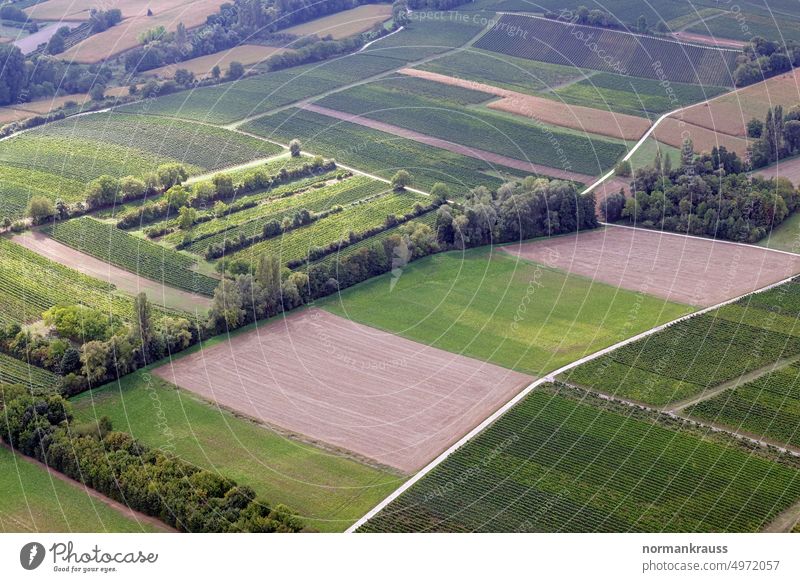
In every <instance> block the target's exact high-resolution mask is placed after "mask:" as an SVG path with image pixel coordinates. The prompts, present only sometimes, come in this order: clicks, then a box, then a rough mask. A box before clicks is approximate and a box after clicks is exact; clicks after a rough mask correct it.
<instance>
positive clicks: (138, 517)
mask: <svg viewBox="0 0 800 582" xmlns="http://www.w3.org/2000/svg"><path fill="white" fill-rule="evenodd" d="M0 446H2V447H5V448H6V449H8V450H9V451H11V452H12V453H13V454H15V455H19V457H20V459H22V460H23V461H27V462H28V463H33V464H34V465H38V466H39V467H41V468H42V469H44V470H45V471H47V472H48V473H49V474H50V476H51V477H54V478H56V479H58V480H59V481H63V482H64V483H68V484H70V485H72V486H73V487H77V488H78V489H82V490H83V491H84V493H86V495H88V496H89V497H91V498H92V499H97V500H98V501H100V502H101V503H105V504H106V505H108V506H109V507H111V508H112V509H116V510H117V511H119V512H120V513H121V514H122V515H124V516H125V517H127V518H130V519H132V520H134V521H136V522H141V523H146V524H148V525H151V526H153V527H155V528H157V529H160V530H162V531H166V532H175V531H177V530H175V529H173V528H172V527H170V526H168V525H167V524H166V523H164V522H163V521H161V520H160V519H156V518H155V517H150V516H149V515H146V514H144V513H141V512H139V511H136V510H135V509H131V508H130V507H128V506H127V505H125V504H123V503H120V502H119V501H115V500H114V499H111V498H110V497H106V496H105V495H103V494H102V493H100V492H99V491H97V490H95V489H92V488H91V487H88V486H86V485H84V484H83V483H81V482H80V481H76V480H75V479H73V478H72V477H68V476H67V475H65V474H64V473H62V472H60V471H56V470H55V469H51V468H50V467H48V466H47V465H45V464H44V463H42V462H41V461H37V460H36V459H34V458H32V457H28V456H25V455H21V454H19V453H17V452H16V451H14V449H12V448H11V447H10V446H8V445H7V444H6V443H4V442H0Z"/></svg>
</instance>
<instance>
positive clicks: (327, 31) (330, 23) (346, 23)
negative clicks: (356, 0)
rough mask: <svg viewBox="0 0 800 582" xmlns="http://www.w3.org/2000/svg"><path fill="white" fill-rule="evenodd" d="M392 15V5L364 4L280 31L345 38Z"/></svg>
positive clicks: (301, 34) (300, 34) (297, 34)
mask: <svg viewBox="0 0 800 582" xmlns="http://www.w3.org/2000/svg"><path fill="white" fill-rule="evenodd" d="M391 17H392V7H391V6H390V5H388V4H365V5H363V6H358V7H356V8H352V9H351V10H344V11H342V12H337V13H336V14H331V15H330V16H323V17H322V18H317V19H316V20H312V21H310V22H304V23H303V24H298V25H296V26H291V27H289V28H285V29H283V30H282V31H281V32H284V33H286V34H294V35H296V36H301V37H302V36H308V35H311V34H315V35H317V36H318V37H320V38H323V37H326V36H331V37H333V38H334V39H341V38H347V37H348V36H353V35H354V34H359V33H361V32H366V31H368V30H370V29H371V28H372V27H373V26H375V25H376V24H378V23H379V22H383V21H384V20H388V19H389V18H391Z"/></svg>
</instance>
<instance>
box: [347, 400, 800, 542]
mask: <svg viewBox="0 0 800 582" xmlns="http://www.w3.org/2000/svg"><path fill="white" fill-rule="evenodd" d="M734 443H735V441H733V440H722V439H718V438H715V437H714V436H712V435H708V434H705V433H702V432H692V431H691V429H689V428H687V427H681V426H680V425H669V424H667V422H666V421H664V420H663V419H662V418H661V417H657V416H645V415H642V414H640V415H637V414H636V413H635V412H633V411H632V410H631V409H628V408H616V407H615V405H614V404H612V403H608V402H605V401H602V400H600V399H597V398H592V397H590V396H588V395H586V394H584V393H580V392H573V391H570V390H568V389H563V388H559V387H558V386H557V385H548V384H545V385H543V386H540V387H538V388H536V389H534V391H533V392H531V393H530V394H529V395H528V396H527V397H526V398H525V399H524V400H523V401H522V402H520V403H519V404H518V405H516V406H515V407H514V408H512V409H511V410H510V411H509V412H507V413H506V414H505V415H503V416H502V417H501V418H500V419H499V420H498V421H497V422H495V423H494V424H493V425H492V426H491V427H490V428H489V429H487V430H485V431H484V432H482V433H481V434H479V435H478V436H477V437H475V438H474V439H473V440H471V441H470V442H468V443H467V444H466V445H464V446H463V447H461V448H460V449H458V450H457V451H456V452H455V453H453V454H452V455H450V456H449V457H448V458H447V459H445V460H444V461H443V462H442V463H441V464H440V465H438V466H437V467H436V468H435V469H434V470H433V471H431V472H430V473H428V474H427V475H426V476H425V477H424V478H423V479H422V480H421V481H419V482H418V483H416V484H415V485H413V486H412V487H411V488H410V489H408V490H407V491H406V492H404V493H403V494H402V495H401V496H400V497H399V498H398V499H396V500H395V501H393V502H392V503H391V504H390V505H389V506H388V507H386V508H385V509H384V510H383V511H382V512H380V513H379V514H378V515H377V516H375V517H374V518H372V519H371V520H370V521H369V522H367V523H366V524H365V525H364V526H363V527H362V528H361V529H360V530H359V531H364V532H407V531H415V532H755V531H759V530H760V529H762V528H763V527H765V526H766V525H767V524H769V523H770V521H772V519H774V518H775V517H776V516H777V515H778V514H779V513H780V512H781V511H782V510H783V509H785V508H787V507H788V506H790V505H791V504H792V503H794V502H795V501H796V500H797V499H798V497H800V474H798V470H797V469H796V468H792V467H790V466H787V465H782V464H778V463H775V462H772V461H770V460H769V459H767V458H764V457H762V456H759V455H758V454H753V452H752V451H750V450H748V449H745V448H743V447H738V446H736V445H735V444H734ZM543 508H545V509H544V510H543Z"/></svg>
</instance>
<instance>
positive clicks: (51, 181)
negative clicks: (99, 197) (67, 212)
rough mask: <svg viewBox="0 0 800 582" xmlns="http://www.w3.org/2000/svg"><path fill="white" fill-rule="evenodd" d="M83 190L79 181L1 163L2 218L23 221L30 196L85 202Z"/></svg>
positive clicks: (0, 197)
mask: <svg viewBox="0 0 800 582" xmlns="http://www.w3.org/2000/svg"><path fill="white" fill-rule="evenodd" d="M0 151H2V148H0ZM20 161H21V162H22V164H24V161H23V160H20ZM83 189H84V184H83V182H81V181H80V180H76V179H72V178H67V177H63V176H60V175H57V174H51V173H49V172H43V171H40V170H37V169H34V168H30V167H25V166H24V165H21V166H15V165H10V164H4V163H2V162H0V218H4V217H9V218H12V219H15V218H22V216H23V215H24V214H25V208H26V207H27V206H28V201H29V200H30V198H31V196H43V197H45V198H48V199H50V200H52V201H53V202H55V201H56V200H57V199H59V198H60V199H61V200H63V201H65V202H67V203H72V202H78V201H79V200H82V199H83Z"/></svg>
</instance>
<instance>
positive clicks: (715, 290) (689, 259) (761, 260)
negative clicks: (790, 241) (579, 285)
mask: <svg viewBox="0 0 800 582" xmlns="http://www.w3.org/2000/svg"><path fill="white" fill-rule="evenodd" d="M503 250H505V251H507V252H509V253H511V254H514V255H517V256H520V257H522V258H525V259H529V260H531V261H537V262H543V261H545V260H547V261H549V263H547V264H549V265H552V266H554V267H557V268H560V269H564V270H565V271H568V272H570V273H575V274H578V275H583V276H585V277H590V278H592V279H594V280H597V281H601V282H603V283H607V284H609V285H615V286H617V287H622V288H624V289H629V290H631V291H637V292H641V293H647V294H649V295H655V296H656V297H661V298H663V299H668V300H669V301H676V302H678V303H686V304H689V305H696V306H702V307H707V306H710V305H716V304H717V303H721V302H723V301H726V300H728V299H733V298H734V297H738V296H740V295H745V294H747V293H751V292H753V291H755V290H757V289H760V288H762V287H765V286H767V285H769V284H771V283H776V282H778V281H781V280H783V279H785V278H787V277H790V276H792V275H795V274H797V273H800V256H796V255H789V254H785V253H778V252H774V251H770V250H767V249H763V248H760V247H754V246H747V245H737V244H730V243H725V242H721V241H713V240H711V239H701V238H694V237H688V236H683V235H678V234H674V233H662V232H658V231H653V230H644V229H638V228H637V229H633V228H624V227H618V226H612V227H608V228H605V229H603V230H596V231H591V232H584V233H579V234H577V235H574V236H563V237H557V238H554V239H552V240H543V241H537V242H531V243H525V244H521V245H512V246H507V247H503Z"/></svg>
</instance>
